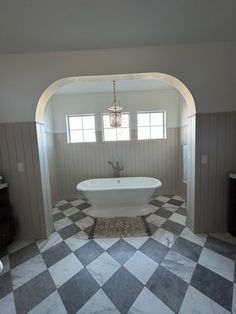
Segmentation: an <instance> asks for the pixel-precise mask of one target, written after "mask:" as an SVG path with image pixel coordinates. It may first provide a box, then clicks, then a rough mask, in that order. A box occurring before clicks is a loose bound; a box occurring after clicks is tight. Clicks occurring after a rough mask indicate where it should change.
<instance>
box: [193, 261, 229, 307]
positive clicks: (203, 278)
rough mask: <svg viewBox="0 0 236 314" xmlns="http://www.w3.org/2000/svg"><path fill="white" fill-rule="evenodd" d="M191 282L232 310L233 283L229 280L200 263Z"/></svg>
mask: <svg viewBox="0 0 236 314" xmlns="http://www.w3.org/2000/svg"><path fill="white" fill-rule="evenodd" d="M190 284H191V286H193V287H194V288H196V289H198V290H199V291H201V292H202V293H203V294H205V295H206V296H208V297H209V298H211V299H212V300H214V301H215V302H217V303H219V304H220V305H222V306H223V307H224V308H226V309H227V310H228V311H231V305H232V294H233V283H232V282H230V281H229V280H227V279H225V278H223V277H221V276H219V275H217V274H216V273H214V272H212V271H210V270H209V269H207V268H205V267H203V266H201V265H199V264H198V265H197V267H196V268H195V271H194V273H193V276H192V280H191V282H190Z"/></svg>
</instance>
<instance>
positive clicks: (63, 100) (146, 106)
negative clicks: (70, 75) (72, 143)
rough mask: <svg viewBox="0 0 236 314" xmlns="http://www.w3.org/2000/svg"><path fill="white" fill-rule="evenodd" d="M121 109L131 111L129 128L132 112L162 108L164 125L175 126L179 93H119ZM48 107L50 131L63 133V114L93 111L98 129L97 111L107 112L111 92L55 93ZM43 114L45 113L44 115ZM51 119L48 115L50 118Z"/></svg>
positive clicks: (99, 121) (64, 123) (134, 119)
mask: <svg viewBox="0 0 236 314" xmlns="http://www.w3.org/2000/svg"><path fill="white" fill-rule="evenodd" d="M117 96H118V99H119V101H120V104H121V106H122V107H123V111H124V112H130V114H131V128H132V129H134V128H135V127H136V125H137V122H136V112H137V111H145V110H166V122H167V127H168V128H175V127H178V126H179V92H178V91H177V90H158V91H139V92H123V93H121V92H120V93H118V94H117ZM50 101H51V106H52V109H48V108H47V107H49V108H50V107H51V106H50V104H49V106H48V105H47V106H46V110H47V112H46V117H47V118H46V121H45V123H46V124H49V125H50V122H49V121H48V120H49V119H48V114H49V112H50V110H52V112H51V115H53V120H54V132H55V133H65V132H66V115H67V114H80V113H81V114H86V113H94V114H95V119H96V129H97V130H98V131H101V113H106V112H108V110H107V108H108V107H110V106H111V103H112V101H113V94H112V93H97V94H80V95H79V94H77V95H55V96H53V97H52V98H51V99H50ZM44 116H45V114H44ZM51 119H52V117H51Z"/></svg>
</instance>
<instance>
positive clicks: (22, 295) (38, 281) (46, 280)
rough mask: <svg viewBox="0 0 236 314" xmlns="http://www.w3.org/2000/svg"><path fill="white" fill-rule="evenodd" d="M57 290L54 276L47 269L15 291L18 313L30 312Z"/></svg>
mask: <svg viewBox="0 0 236 314" xmlns="http://www.w3.org/2000/svg"><path fill="white" fill-rule="evenodd" d="M55 290H56V286H55V284H54V282H53V280H52V277H51V276H50V274H49V272H48V271H47V270H45V271H44V272H42V273H41V274H40V275H38V276H36V277H34V278H33V279H31V280H30V281H28V282H27V283H25V284H24V285H22V286H21V287H19V288H18V289H16V290H15V291H14V297H15V304H16V312H17V314H25V313H28V311H30V310H31V309H32V308H34V307H35V306H36V305H37V304H39V303H40V302H41V301H42V300H44V299H45V298H46V297H48V296H49V295H50V294H52V293H53V291H55Z"/></svg>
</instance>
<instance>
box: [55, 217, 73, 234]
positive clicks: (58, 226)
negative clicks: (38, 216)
mask: <svg viewBox="0 0 236 314" xmlns="http://www.w3.org/2000/svg"><path fill="white" fill-rule="evenodd" d="M72 223H73V222H72V221H71V220H70V219H69V218H67V217H66V218H62V219H60V220H57V221H55V222H54V227H55V229H56V231H59V230H61V229H63V228H65V227H67V226H69V225H72Z"/></svg>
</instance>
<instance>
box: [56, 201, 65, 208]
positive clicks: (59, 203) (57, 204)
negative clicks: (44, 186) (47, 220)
mask: <svg viewBox="0 0 236 314" xmlns="http://www.w3.org/2000/svg"><path fill="white" fill-rule="evenodd" d="M67 203H68V202H67V201H65V200H62V201H60V202H58V203H56V205H55V206H56V207H58V206H62V205H65V204H67Z"/></svg>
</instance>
